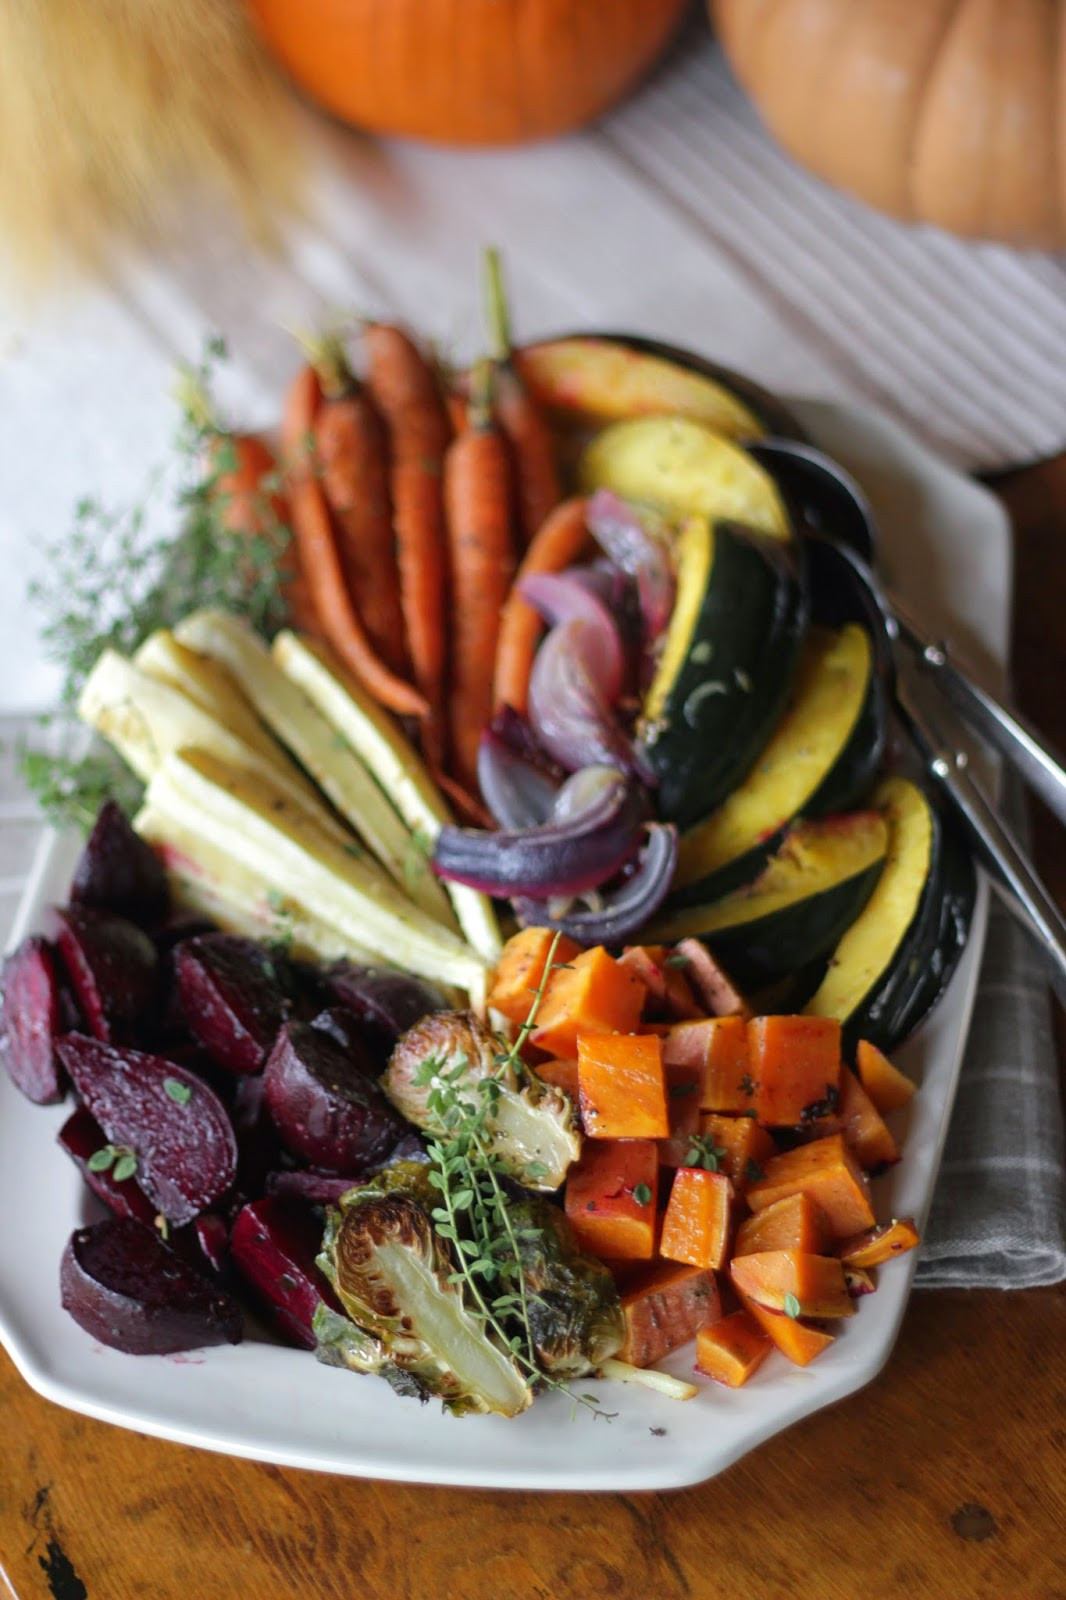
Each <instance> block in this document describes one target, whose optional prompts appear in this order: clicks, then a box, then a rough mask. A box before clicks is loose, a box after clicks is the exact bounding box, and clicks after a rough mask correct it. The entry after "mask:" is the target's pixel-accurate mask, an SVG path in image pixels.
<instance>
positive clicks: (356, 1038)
mask: <svg viewBox="0 0 1066 1600" xmlns="http://www.w3.org/2000/svg"><path fill="white" fill-rule="evenodd" d="M311 1026H312V1028H314V1029H315V1030H316V1031H317V1032H318V1033H324V1034H325V1035H326V1037H327V1038H329V1039H332V1040H333V1043H334V1044H335V1045H337V1046H339V1048H340V1049H341V1050H343V1051H344V1054H345V1055H346V1056H347V1057H348V1061H349V1063H350V1064H351V1065H352V1066H353V1067H356V1068H358V1070H359V1071H360V1072H365V1073H366V1076H367V1077H368V1078H379V1077H380V1076H381V1072H382V1068H381V1065H380V1064H379V1062H378V1061H377V1060H376V1059H375V1057H374V1056H372V1055H371V1053H370V1050H369V1049H368V1048H367V1045H366V1043H365V1031H364V1028H363V1024H362V1023H361V1022H360V1020H359V1018H358V1017H357V1016H356V1014H355V1012H354V1011H350V1010H349V1009H348V1007H347V1006H327V1008H326V1010H325V1011H320V1012H319V1013H318V1015H317V1017H312V1018H311ZM390 1054H391V1052H390Z"/></svg>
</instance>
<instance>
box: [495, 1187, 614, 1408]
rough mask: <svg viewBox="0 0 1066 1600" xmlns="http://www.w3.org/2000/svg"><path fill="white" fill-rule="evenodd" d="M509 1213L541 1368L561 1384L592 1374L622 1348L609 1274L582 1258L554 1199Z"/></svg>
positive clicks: (535, 1199) (522, 1204)
mask: <svg viewBox="0 0 1066 1600" xmlns="http://www.w3.org/2000/svg"><path fill="white" fill-rule="evenodd" d="M508 1209H509V1211H510V1214H511V1224H512V1227H513V1229H514V1232H515V1234H516V1236H517V1238H518V1255H519V1260H520V1261H521V1264H522V1276H523V1278H524V1280H525V1287H526V1296H527V1301H528V1305H529V1326H530V1331H531V1332H532V1335H533V1348H534V1350H535V1352H536V1356H537V1362H538V1365H539V1366H540V1367H541V1368H542V1369H543V1370H544V1371H545V1372H546V1373H549V1374H550V1375H551V1376H552V1377H554V1378H557V1379H560V1380H561V1381H563V1382H565V1381H566V1379H568V1378H579V1377H582V1376H584V1375H585V1374H586V1373H589V1372H594V1371H595V1369H596V1368H597V1367H598V1366H599V1365H600V1364H601V1362H603V1361H606V1360H607V1358H608V1357H609V1356H613V1355H615V1354H616V1353H617V1351H618V1350H619V1349H621V1346H622V1339H623V1336H624V1333H625V1325H624V1322H623V1317H622V1306H621V1302H620V1301H619V1298H618V1290H617V1289H616V1288H615V1283H614V1279H613V1277H612V1276H611V1274H610V1271H609V1270H608V1268H607V1267H605V1266H604V1264H603V1262H602V1261H597V1260H596V1258H595V1257H594V1256H586V1255H582V1254H581V1252H580V1251H579V1250H578V1247H577V1245H576V1243H575V1241H574V1236H573V1232H572V1230H571V1228H570V1224H569V1223H568V1222H567V1220H566V1217H565V1216H564V1215H563V1213H562V1212H561V1211H559V1210H558V1209H557V1208H556V1207H555V1206H554V1205H552V1204H551V1202H550V1201H548V1200H543V1199H541V1198H540V1197H539V1196H538V1195H532V1194H527V1195H523V1196H522V1197H521V1198H520V1199H517V1200H512V1201H511V1203H510V1205H509V1208H508Z"/></svg>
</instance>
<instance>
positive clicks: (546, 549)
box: [492, 496, 588, 712]
mask: <svg viewBox="0 0 1066 1600" xmlns="http://www.w3.org/2000/svg"><path fill="white" fill-rule="evenodd" d="M586 504H587V501H586V500H585V498H584V497H583V496H577V497H576V498H575V499H573V500H564V501H563V503H562V505H559V506H556V508H555V510H554V511H553V512H552V513H551V515H550V516H549V517H548V519H547V520H546V521H545V522H544V523H543V524H542V525H541V527H540V528H539V529H538V531H537V533H536V535H535V537H534V539H533V542H532V544H531V545H530V546H529V549H528V550H527V551H526V553H525V555H524V556H523V557H522V561H521V565H520V566H519V568H518V574H517V578H516V580H515V587H514V588H512V590H511V592H510V594H509V595H508V597H507V603H506V605H505V606H504V608H503V611H502V613H501V615H500V631H499V636H498V638H497V641H496V674H495V679H494V681H493V686H492V697H493V702H494V703H495V705H496V706H504V705H507V706H513V707H514V709H515V710H516V711H523V712H524V711H525V709H526V703H527V700H528V698H529V674H530V672H531V671H532V668H533V657H534V656H535V655H536V652H537V644H538V643H539V641H540V636H541V634H542V633H543V632H544V623H543V622H542V620H541V617H540V613H539V612H538V611H535V610H534V608H533V607H532V606H531V605H530V604H529V602H528V600H523V599H522V596H521V595H520V594H519V593H518V584H519V583H520V582H521V580H522V579H523V578H528V577H529V576H530V575H531V574H532V573H534V572H562V570H563V568H564V567H568V566H569V565H570V563H571V562H573V561H576V560H577V559H578V557H579V556H580V555H581V551H582V549H583V547H584V545H585V542H586V540H587V538H588V533H587V530H586V528H585V507H586Z"/></svg>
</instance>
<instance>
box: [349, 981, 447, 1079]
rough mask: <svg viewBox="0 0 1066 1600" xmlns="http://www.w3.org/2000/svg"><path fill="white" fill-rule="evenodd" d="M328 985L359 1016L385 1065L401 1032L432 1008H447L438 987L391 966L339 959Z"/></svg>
mask: <svg viewBox="0 0 1066 1600" xmlns="http://www.w3.org/2000/svg"><path fill="white" fill-rule="evenodd" d="M328 977H329V985H330V988H331V989H332V991H333V993H334V995H335V996H336V998H337V1000H338V1001H339V1002H340V1004H341V1005H342V1006H346V1007H347V1009H348V1010H349V1011H352V1012H354V1014H355V1015H356V1016H357V1017H358V1018H359V1021H360V1022H361V1023H362V1025H363V1037H364V1039H365V1041H366V1044H367V1045H368V1047H369V1048H370V1050H371V1052H372V1054H373V1055H374V1057H375V1060H378V1061H380V1067H379V1071H380V1070H381V1069H382V1068H384V1066H385V1064H386V1062H387V1061H388V1058H389V1055H390V1053H391V1051H392V1047H393V1045H394V1044H395V1043H396V1041H397V1039H398V1038H399V1037H400V1035H401V1033H406V1032H407V1030H408V1028H413V1027H414V1025H415V1023H416V1022H421V1020H422V1018H423V1017H425V1016H428V1014H429V1013H430V1012H431V1011H444V1010H446V1009H447V1002H446V1001H445V998H444V996H443V995H442V994H441V992H440V990H439V989H435V988H434V987H433V985H432V984H431V983H426V982H425V981H424V980H423V979H422V978H413V977H411V976H410V974H409V973H406V972H395V971H392V970H391V969H390V968H388V967H364V966H360V965H358V964H357V963H356V962H354V961H338V962H337V964H336V965H335V966H333V967H331V968H330V970H329V974H328Z"/></svg>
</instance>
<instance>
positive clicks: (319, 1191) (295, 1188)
mask: <svg viewBox="0 0 1066 1600" xmlns="http://www.w3.org/2000/svg"><path fill="white" fill-rule="evenodd" d="M358 1181H359V1180H358V1179H357V1178H352V1177H339V1176H338V1174H337V1173H335V1172H309V1171H308V1170H307V1168H306V1167H293V1168H288V1169H286V1168H284V1167H283V1168H282V1169H281V1170H280V1171H279V1172H271V1173H268V1174H267V1180H266V1192H267V1194H276V1195H292V1196H293V1197H294V1198H295V1199H297V1200H303V1201H306V1203H307V1204H308V1205H312V1206H335V1205H336V1204H337V1201H338V1200H339V1199H340V1197H341V1195H342V1194H347V1193H348V1190H349V1189H350V1188H351V1187H352V1184H353V1183H357V1182H358Z"/></svg>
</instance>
